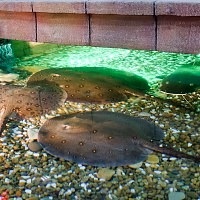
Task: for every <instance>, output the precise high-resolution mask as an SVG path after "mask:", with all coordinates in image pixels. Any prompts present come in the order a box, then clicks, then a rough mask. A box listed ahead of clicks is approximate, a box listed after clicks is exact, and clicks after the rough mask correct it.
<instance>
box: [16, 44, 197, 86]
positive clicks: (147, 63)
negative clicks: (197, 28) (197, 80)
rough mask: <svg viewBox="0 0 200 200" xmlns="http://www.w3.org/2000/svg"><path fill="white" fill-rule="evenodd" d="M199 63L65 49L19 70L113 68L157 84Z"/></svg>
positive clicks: (172, 56)
mask: <svg viewBox="0 0 200 200" xmlns="http://www.w3.org/2000/svg"><path fill="white" fill-rule="evenodd" d="M197 62H198V63H200V54H199V55H191V54H177V53H165V52H156V51H143V50H129V49H112V48H98V47H80V46H61V47H59V48H58V49H56V50H55V49H53V50H52V52H51V51H50V52H49V53H48V54H43V55H38V56H37V57H33V56H29V57H26V58H23V59H21V60H20V62H18V66H33V65H34V66H35V67H37V66H38V67H40V66H44V67H48V68H52V67H58V68H60V67H83V66H84V67H85V66H87V67H109V68H113V69H120V70H124V71H128V72H133V73H135V74H137V75H140V76H142V77H144V78H146V79H147V80H148V81H149V83H153V82H155V81H157V80H159V79H160V78H161V77H163V76H166V75H168V74H170V73H172V72H173V71H174V70H176V69H177V68H178V67H181V66H182V65H184V64H191V65H192V64H195V63H197Z"/></svg>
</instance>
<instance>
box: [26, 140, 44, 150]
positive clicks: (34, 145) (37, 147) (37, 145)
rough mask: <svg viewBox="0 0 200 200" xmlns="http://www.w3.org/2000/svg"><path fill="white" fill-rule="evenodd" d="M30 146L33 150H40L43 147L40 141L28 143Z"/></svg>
mask: <svg viewBox="0 0 200 200" xmlns="http://www.w3.org/2000/svg"><path fill="white" fill-rule="evenodd" d="M28 148H29V149H30V150H31V151H33V152H38V151H40V150H41V149H42V146H41V145H40V143H39V142H37V141H33V142H30V143H28Z"/></svg>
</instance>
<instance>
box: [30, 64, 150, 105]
mask: <svg viewBox="0 0 200 200" xmlns="http://www.w3.org/2000/svg"><path fill="white" fill-rule="evenodd" d="M41 80H48V81H50V82H54V83H56V84H57V85H59V86H60V87H61V88H63V89H64V90H65V91H66V92H67V94H68V100H69V101H75V102H89V103H109V102H118V101H124V100H127V98H128V96H130V95H132V94H133V95H136V96H141V95H143V94H144V92H145V91H146V90H148V89H149V86H148V83H147V81H146V80H145V79H143V78H142V77H140V76H137V75H134V74H131V73H127V72H124V71H119V70H114V69H109V68H97V67H75V68H61V69H59V68H57V69H45V70H42V71H39V72H37V73H35V74H33V75H32V76H31V77H30V78H29V80H28V82H27V85H28V86H33V85H38V81H41Z"/></svg>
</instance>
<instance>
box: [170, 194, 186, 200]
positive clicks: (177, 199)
mask: <svg viewBox="0 0 200 200" xmlns="http://www.w3.org/2000/svg"><path fill="white" fill-rule="evenodd" d="M182 199H185V194H184V193H183V192H171V193H169V195H168V200H182Z"/></svg>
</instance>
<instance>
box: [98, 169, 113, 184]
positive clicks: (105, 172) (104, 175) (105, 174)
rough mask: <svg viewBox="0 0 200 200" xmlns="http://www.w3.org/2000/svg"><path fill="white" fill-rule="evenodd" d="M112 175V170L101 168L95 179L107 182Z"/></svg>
mask: <svg viewBox="0 0 200 200" xmlns="http://www.w3.org/2000/svg"><path fill="white" fill-rule="evenodd" d="M114 174H115V171H114V170H112V169H108V168H102V169H100V170H99V171H98V173H97V177H98V178H100V179H105V180H106V181H109V180H110V179H111V178H112V176H113V175H114Z"/></svg>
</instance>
